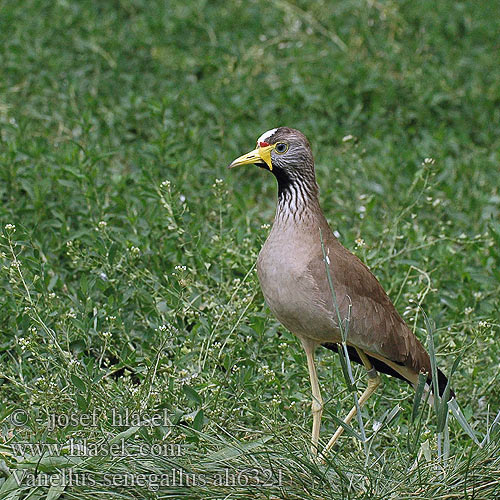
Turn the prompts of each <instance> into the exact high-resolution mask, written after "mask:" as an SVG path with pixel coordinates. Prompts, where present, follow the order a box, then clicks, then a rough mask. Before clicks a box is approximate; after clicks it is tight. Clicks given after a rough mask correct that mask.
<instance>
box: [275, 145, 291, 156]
mask: <svg viewBox="0 0 500 500" xmlns="http://www.w3.org/2000/svg"><path fill="white" fill-rule="evenodd" d="M274 149H275V151H276V153H279V154H280V155H282V154H283V153H286V152H287V151H288V144H286V143H285V142H278V144H276V147H275V148H274Z"/></svg>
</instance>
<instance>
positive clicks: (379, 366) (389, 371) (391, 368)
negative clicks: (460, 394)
mask: <svg viewBox="0 0 500 500" xmlns="http://www.w3.org/2000/svg"><path fill="white" fill-rule="evenodd" d="M321 345H322V346H323V347H326V348H327V349H330V350H331V351H334V352H338V349H339V344H336V343H333V342H327V343H324V344H321ZM347 352H348V353H349V359H350V360H351V361H354V362H355V363H359V364H363V362H362V360H361V358H360V357H359V354H358V351H357V350H356V349H355V348H354V347H352V346H349V345H348V346H347ZM365 354H366V355H367V357H368V359H369V360H370V363H372V365H373V367H374V368H375V370H377V371H378V372H380V373H385V374H386V375H390V376H391V377H396V378H399V379H400V380H404V381H405V382H407V383H408V384H410V385H411V386H415V384H416V380H417V376H415V377H413V379H409V378H408V377H407V376H405V375H403V373H404V372H407V371H408V370H405V368H406V367H405V366H404V365H400V364H399V363H394V362H390V364H387V363H385V362H384V361H382V360H381V359H378V358H375V357H373V356H371V355H370V354H367V353H365ZM399 367H401V370H399V369H398V368H399ZM437 374H438V391H439V395H440V396H442V395H443V394H444V390H445V388H446V384H447V383H448V378H447V377H446V375H445V374H444V373H443V372H442V371H441V370H440V369H439V368H438V371H437ZM427 384H428V385H429V387H430V389H431V391H433V390H434V388H433V384H432V377H431V376H430V374H429V376H428V378H427ZM454 397H455V393H454V392H453V390H451V389H450V398H449V399H451V398H454Z"/></svg>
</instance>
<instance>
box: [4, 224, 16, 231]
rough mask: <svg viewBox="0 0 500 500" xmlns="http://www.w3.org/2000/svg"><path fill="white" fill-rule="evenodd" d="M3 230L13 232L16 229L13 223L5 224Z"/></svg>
mask: <svg viewBox="0 0 500 500" xmlns="http://www.w3.org/2000/svg"><path fill="white" fill-rule="evenodd" d="M5 230H6V231H12V232H14V231H15V230H16V225H15V224H5Z"/></svg>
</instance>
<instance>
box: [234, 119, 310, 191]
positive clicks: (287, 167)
mask: <svg viewBox="0 0 500 500" xmlns="http://www.w3.org/2000/svg"><path fill="white" fill-rule="evenodd" d="M247 164H254V165H257V166H258V167H261V168H264V169H266V170H270V171H271V172H272V173H273V174H274V175H275V176H276V178H277V179H278V182H279V183H280V184H281V183H286V184H288V183H291V182H294V181H297V180H301V179H303V178H310V177H311V176H312V178H314V161H313V156H312V151H311V146H310V145H309V142H308V140H307V139H306V137H305V135H304V134H303V133H302V132H299V131H298V130H295V129H293V128H288V127H279V128H274V129H271V130H268V131H267V132H264V133H263V134H262V135H261V136H260V137H259V138H258V139H257V147H256V148H255V149H254V150H253V151H250V152H249V153H247V154H245V155H243V156H240V157H239V158H236V160H234V161H233V162H232V163H231V164H230V165H229V166H228V168H233V167H237V166H238V165H247Z"/></svg>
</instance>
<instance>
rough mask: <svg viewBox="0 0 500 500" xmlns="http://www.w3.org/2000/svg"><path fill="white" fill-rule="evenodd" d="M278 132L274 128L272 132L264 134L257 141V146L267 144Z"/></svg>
mask: <svg viewBox="0 0 500 500" xmlns="http://www.w3.org/2000/svg"><path fill="white" fill-rule="evenodd" d="M276 130H278V129H277V128H273V129H271V130H268V131H267V132H264V133H263V134H262V135H261V136H260V137H259V138H258V139H257V144H259V142H267V140H268V139H269V138H270V137H272V136H273V135H274V133H275V132H276Z"/></svg>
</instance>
